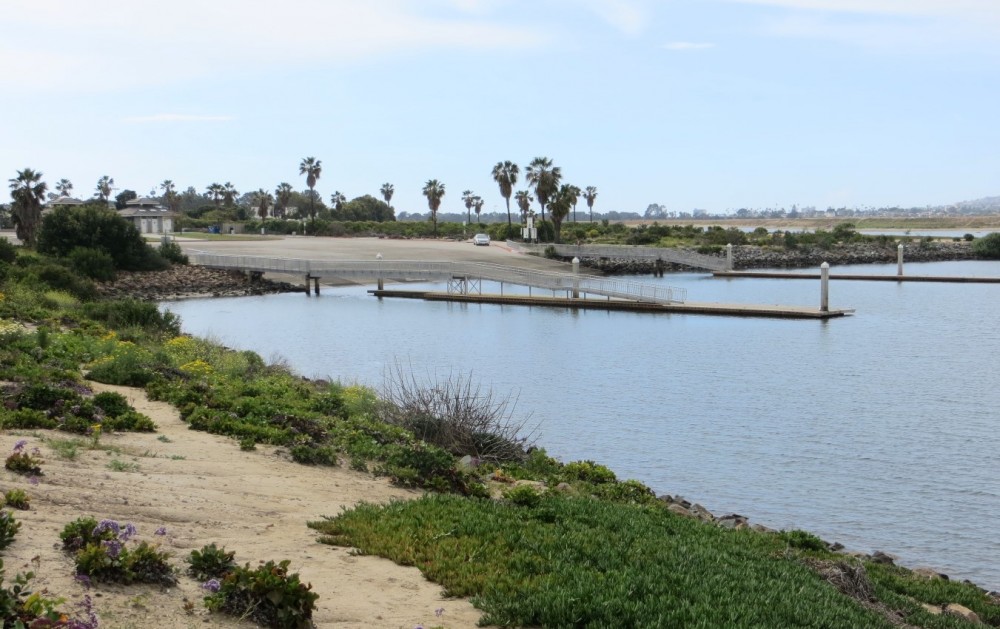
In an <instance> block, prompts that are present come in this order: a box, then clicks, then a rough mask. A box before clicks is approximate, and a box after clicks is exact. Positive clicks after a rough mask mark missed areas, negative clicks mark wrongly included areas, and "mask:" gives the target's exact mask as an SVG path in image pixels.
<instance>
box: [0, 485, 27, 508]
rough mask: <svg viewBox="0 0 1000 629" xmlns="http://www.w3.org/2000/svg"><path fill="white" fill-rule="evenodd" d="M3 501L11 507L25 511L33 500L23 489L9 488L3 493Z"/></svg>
mask: <svg viewBox="0 0 1000 629" xmlns="http://www.w3.org/2000/svg"><path fill="white" fill-rule="evenodd" d="M3 502H4V504H6V505H7V506H8V507H10V508H11V509H20V510H22V511H24V510H27V509H30V508H31V500H30V499H29V498H28V494H27V492H25V491H24V490H23V489H8V490H7V493H5V494H4V495H3Z"/></svg>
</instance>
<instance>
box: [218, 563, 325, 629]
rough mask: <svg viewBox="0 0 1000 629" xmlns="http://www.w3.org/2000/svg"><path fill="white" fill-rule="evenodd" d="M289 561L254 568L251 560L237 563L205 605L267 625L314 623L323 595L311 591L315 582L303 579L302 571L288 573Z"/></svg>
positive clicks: (293, 627)
mask: <svg viewBox="0 0 1000 629" xmlns="http://www.w3.org/2000/svg"><path fill="white" fill-rule="evenodd" d="M289 563H290V562H289V561H288V560H285V561H282V562H281V563H278V564H275V563H274V562H273V561H268V562H267V563H266V564H264V565H262V566H258V567H257V568H255V569H253V570H251V569H250V564H247V565H246V566H244V567H242V568H240V567H237V568H236V569H235V570H233V571H232V572H230V573H229V574H228V575H226V577H225V578H224V579H222V581H221V583H219V584H218V587H219V590H218V592H215V593H213V594H211V595H209V596H207V597H205V606H206V607H208V608H209V609H210V610H212V611H221V612H224V613H227V614H231V615H233V616H236V617H237V618H246V619H249V620H251V621H253V622H256V623H259V624H261V625H264V626H265V627H277V628H280V629H306V628H307V627H312V626H313V624H312V614H313V611H314V610H315V609H316V599H318V598H319V595H318V594H315V593H313V592H312V591H311V590H312V585H308V584H303V583H302V582H301V581H299V575H298V574H288V564H289Z"/></svg>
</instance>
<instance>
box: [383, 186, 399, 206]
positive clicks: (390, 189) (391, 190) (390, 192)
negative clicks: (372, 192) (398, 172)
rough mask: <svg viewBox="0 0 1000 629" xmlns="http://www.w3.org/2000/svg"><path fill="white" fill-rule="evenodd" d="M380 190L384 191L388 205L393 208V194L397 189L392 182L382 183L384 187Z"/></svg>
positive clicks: (384, 197)
mask: <svg viewBox="0 0 1000 629" xmlns="http://www.w3.org/2000/svg"><path fill="white" fill-rule="evenodd" d="M380 191H381V192H382V198H383V199H385V204H386V205H388V206H389V209H390V210H391V209H392V195H393V193H394V192H396V189H395V188H393V187H392V184H391V183H384V184H382V188H381V189H380Z"/></svg>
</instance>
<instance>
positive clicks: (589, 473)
mask: <svg viewBox="0 0 1000 629" xmlns="http://www.w3.org/2000/svg"><path fill="white" fill-rule="evenodd" d="M562 473H563V477H564V478H565V479H566V480H568V481H574V480H582V481H586V482H588V483H594V484H595V485H599V484H601V483H613V482H615V480H616V477H615V473H614V472H612V471H611V470H610V469H609V468H607V467H605V466H603V465H600V464H599V463H594V462H593V461H574V462H573V463H567V464H566V465H564V466H563V470H562Z"/></svg>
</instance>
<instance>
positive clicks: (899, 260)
mask: <svg viewBox="0 0 1000 629" xmlns="http://www.w3.org/2000/svg"><path fill="white" fill-rule="evenodd" d="M896 275H898V276H899V277H903V243H899V246H898V247H896Z"/></svg>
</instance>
